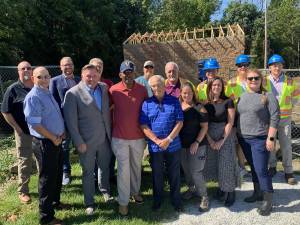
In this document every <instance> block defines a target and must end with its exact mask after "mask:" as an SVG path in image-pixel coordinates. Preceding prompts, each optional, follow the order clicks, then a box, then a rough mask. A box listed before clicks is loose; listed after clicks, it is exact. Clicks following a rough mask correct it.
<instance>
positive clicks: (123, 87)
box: [120, 80, 136, 91]
mask: <svg viewBox="0 0 300 225" xmlns="http://www.w3.org/2000/svg"><path fill="white" fill-rule="evenodd" d="M135 84H136V82H135V80H133V85H132V88H131V89H129V88H127V87H126V84H125V83H124V82H123V81H121V82H120V86H121V88H122V91H126V90H128V91H130V90H133V89H134V87H135Z"/></svg>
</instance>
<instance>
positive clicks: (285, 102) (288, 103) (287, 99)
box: [265, 54, 300, 185]
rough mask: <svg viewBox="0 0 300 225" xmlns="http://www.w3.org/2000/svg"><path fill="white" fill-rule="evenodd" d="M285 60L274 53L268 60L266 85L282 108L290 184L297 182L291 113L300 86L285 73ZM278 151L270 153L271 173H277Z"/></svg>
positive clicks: (280, 129) (281, 140) (280, 134)
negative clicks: (293, 161) (293, 160)
mask: <svg viewBox="0 0 300 225" xmlns="http://www.w3.org/2000/svg"><path fill="white" fill-rule="evenodd" d="M283 64H284V60H283V58H282V57H281V56H280V55H277V54H275V55H273V56H271V57H270V59H269V61H268V66H269V69H270V74H269V75H268V76H267V77H266V79H265V87H266V89H267V90H268V92H272V93H273V94H274V96H275V97H276V99H277V101H278V103H279V108H280V122H279V126H278V139H279V144H280V150H281V153H282V165H283V168H284V173H285V180H286V182H287V183H288V184H290V185H295V184H297V180H296V179H295V177H294V175H293V165H292V145H291V113H292V108H293V103H294V101H295V100H299V99H300V88H299V86H298V85H297V84H296V82H295V81H294V80H293V79H292V78H290V77H287V76H286V75H285V74H284V73H283V71H282V70H283ZM276 161H277V160H276V152H272V153H271V155H270V168H269V173H270V175H271V176H274V175H275V174H276V172H277V171H276V164H277V162H276Z"/></svg>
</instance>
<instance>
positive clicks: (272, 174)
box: [268, 167, 277, 177]
mask: <svg viewBox="0 0 300 225" xmlns="http://www.w3.org/2000/svg"><path fill="white" fill-rule="evenodd" d="M268 172H269V175H270V176H271V177H274V176H275V175H276V173H277V170H276V167H270V168H269V171H268Z"/></svg>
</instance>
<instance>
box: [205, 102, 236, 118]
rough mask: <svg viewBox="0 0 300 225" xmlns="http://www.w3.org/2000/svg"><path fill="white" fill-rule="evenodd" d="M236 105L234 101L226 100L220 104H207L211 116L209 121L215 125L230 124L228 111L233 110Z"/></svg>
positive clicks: (206, 107)
mask: <svg viewBox="0 0 300 225" xmlns="http://www.w3.org/2000/svg"><path fill="white" fill-rule="evenodd" d="M233 108H234V103H233V100H232V99H230V98H229V99H225V100H224V101H222V102H220V103H207V104H206V105H205V109H206V110H207V112H208V115H209V121H210V122H215V123H222V122H225V123H226V122H228V119H227V116H228V109H233Z"/></svg>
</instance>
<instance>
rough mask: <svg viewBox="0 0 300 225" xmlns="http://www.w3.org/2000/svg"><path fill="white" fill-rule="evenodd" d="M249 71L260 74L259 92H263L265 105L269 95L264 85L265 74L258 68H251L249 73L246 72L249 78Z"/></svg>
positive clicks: (262, 101)
mask: <svg viewBox="0 0 300 225" xmlns="http://www.w3.org/2000/svg"><path fill="white" fill-rule="evenodd" d="M249 73H255V74H257V75H258V76H259V78H260V80H261V82H260V86H259V92H261V93H262V98H261V103H262V104H264V105H265V104H266V103H267V102H268V97H267V96H266V93H267V90H266V89H265V88H264V86H263V79H264V76H263V75H262V73H261V72H260V71H259V70H258V69H257V68H249V69H248V71H247V73H246V77H247V78H248V74H249Z"/></svg>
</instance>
